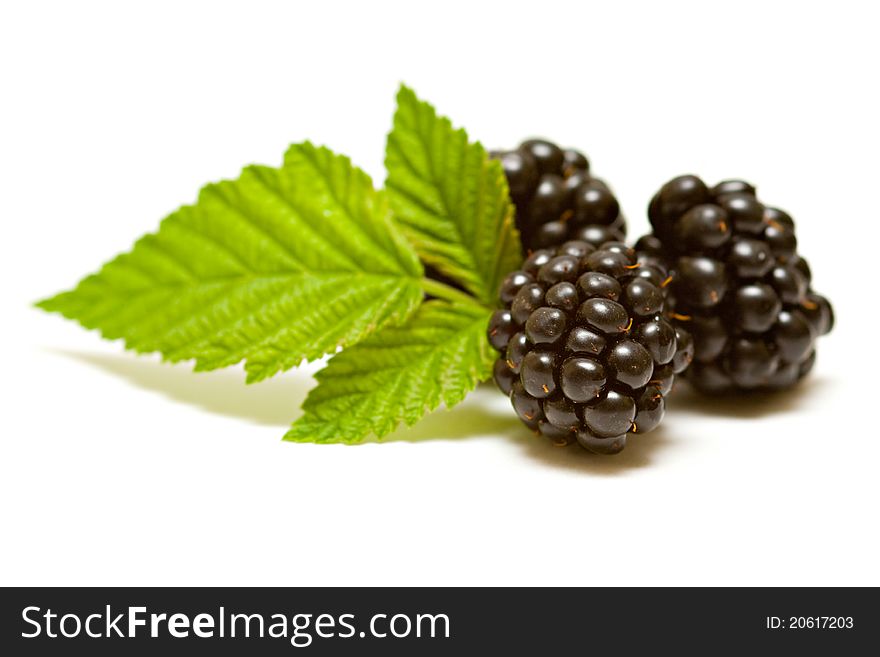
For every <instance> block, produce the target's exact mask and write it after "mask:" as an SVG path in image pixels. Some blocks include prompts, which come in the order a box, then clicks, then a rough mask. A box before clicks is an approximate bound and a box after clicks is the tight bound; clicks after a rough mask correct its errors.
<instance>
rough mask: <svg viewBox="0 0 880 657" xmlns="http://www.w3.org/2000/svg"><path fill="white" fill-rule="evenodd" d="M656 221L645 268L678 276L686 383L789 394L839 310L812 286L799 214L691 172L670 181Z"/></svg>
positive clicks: (742, 186)
mask: <svg viewBox="0 0 880 657" xmlns="http://www.w3.org/2000/svg"><path fill="white" fill-rule="evenodd" d="M648 216H649V219H650V221H651V225H652V226H653V229H654V232H653V235H650V236H646V237H643V238H642V239H640V240H639V241H638V242H637V243H636V249H637V251H638V253H639V260H640V262H642V263H643V264H646V265H650V264H653V265H659V266H666V267H668V268H669V271H670V273H671V274H672V277H673V280H672V284H671V285H670V288H671V295H670V300H669V305H670V308H671V309H672V311H674V315H673V317H674V323H676V325H679V326H686V327H687V330H688V331H690V333H691V335H692V336H693V341H694V345H695V354H694V364H693V366H692V367H690V368H689V370H688V373H687V378H688V380H689V381H690V382H691V383H693V384H694V385H695V387H697V388H698V389H700V390H703V391H705V392H711V393H721V392H726V391H731V390H767V389H782V388H787V387H789V386H791V385H793V384H795V383H796V382H797V381H799V380H800V379H801V378H803V377H804V376H805V375H806V374H807V373H808V372H809V371H810V369H811V368H812V367H813V363H814V361H815V358H816V352H815V342H816V338H817V337H818V336H820V335H824V334H826V333H828V332H829V331H830V330H831V328H832V326H833V324H834V314H833V312H832V309H831V304H830V303H829V302H828V300H827V299H826V298H825V297H823V296H821V295H819V294H817V293H815V292H814V291H813V290H812V287H811V279H812V276H811V273H810V267H809V265H808V264H807V261H806V260H804V259H803V258H802V257H800V256H799V255H798V254H797V238H796V236H795V227H794V222H793V221H792V219H791V217H790V216H789V215H788V214H786V213H785V212H783V211H782V210H779V209H777V208H772V207H768V206H765V205H763V204H762V203H761V202H760V201H759V200H758V198H757V196H756V194H755V188H754V187H753V186H752V185H750V184H749V183H747V182H744V181H741V180H725V181H723V182H720V183H718V184H717V185H715V186H714V187H712V188H709V187H707V186H706V184H705V183H704V182H703V181H702V180H700V179H699V178H697V177H696V176H691V175H688V176H680V177H678V178H674V179H673V180H670V181H669V182H668V183H666V184H665V185H663V187H662V188H661V189H660V191H659V192H658V193H657V194H656V195H655V196H654V198H653V199H652V200H651V203H650V205H649V208H648Z"/></svg>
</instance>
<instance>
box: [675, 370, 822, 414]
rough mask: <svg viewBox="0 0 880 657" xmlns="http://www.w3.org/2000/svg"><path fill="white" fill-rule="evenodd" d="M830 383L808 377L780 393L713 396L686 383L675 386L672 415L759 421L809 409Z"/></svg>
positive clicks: (767, 392)
mask: <svg viewBox="0 0 880 657" xmlns="http://www.w3.org/2000/svg"><path fill="white" fill-rule="evenodd" d="M827 387H828V380H827V379H825V378H823V377H820V376H816V374H815V373H813V375H812V376H809V377H807V378H806V379H804V380H803V381H801V382H800V383H798V384H797V385H796V386H794V387H792V388H787V389H785V390H778V391H754V392H731V393H727V394H724V395H711V394H706V393H702V392H699V391H698V390H696V389H694V388H693V387H692V386H691V385H690V384H688V383H687V381H686V380H685V381H683V382H682V384H681V385H680V386H676V389H675V391H674V392H673V394H672V395H671V399H670V407H671V411H670V412H672V413H694V414H699V415H716V416H721V417H731V418H746V419H748V418H760V417H766V416H769V415H776V414H779V413H785V412H786V411H792V410H796V409H798V408H804V407H806V406H809V405H810V404H811V403H812V401H813V400H814V399H818V398H819V396H820V395H822V394H823V393H825V392H827Z"/></svg>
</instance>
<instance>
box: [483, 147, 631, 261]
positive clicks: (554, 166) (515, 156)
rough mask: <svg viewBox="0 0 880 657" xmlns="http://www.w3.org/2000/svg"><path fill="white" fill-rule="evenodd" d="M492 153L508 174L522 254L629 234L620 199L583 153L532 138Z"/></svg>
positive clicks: (596, 244)
mask: <svg viewBox="0 0 880 657" xmlns="http://www.w3.org/2000/svg"><path fill="white" fill-rule="evenodd" d="M492 156H493V157H495V158H497V159H498V160H500V161H501V166H502V167H503V169H504V174H505V176H506V177H507V183H508V186H509V187H510V196H511V199H512V200H513V203H514V205H515V206H516V225H517V228H519V230H520V234H521V236H522V245H523V252H524V253H530V252H531V251H534V250H535V249H542V248H553V247H556V246H558V245H560V244H562V243H563V242H565V241H567V240H579V241H585V242H589V243H590V244H592V245H593V246H599V245H600V244H603V243H605V242H608V241H612V240H621V241H622V240H623V239H624V237H625V236H626V222H625V221H624V218H623V215H621V214H620V205H619V204H618V202H617V199H616V198H615V197H614V194H613V193H612V192H611V190H610V189H609V187H608V185H606V184H605V182H604V181H602V180H601V179H599V178H595V177H593V176H592V175H590V163H589V161H588V160H587V158H586V157H585V156H584V155H583V154H582V153H580V152H578V151H576V150H573V149H562V148H560V147H559V146H557V145H556V144H553V143H551V142H549V141H544V140H541V139H529V140H528V141H524V142H523V143H522V144H520V145H519V147H518V148H517V149H515V150H512V151H502V152H493V153H492Z"/></svg>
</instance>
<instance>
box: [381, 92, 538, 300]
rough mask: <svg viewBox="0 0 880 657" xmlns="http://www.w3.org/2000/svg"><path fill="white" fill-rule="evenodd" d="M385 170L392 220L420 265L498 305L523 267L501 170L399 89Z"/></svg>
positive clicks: (458, 132) (474, 144)
mask: <svg viewBox="0 0 880 657" xmlns="http://www.w3.org/2000/svg"><path fill="white" fill-rule="evenodd" d="M385 166H386V168H387V169H388V179H387V181H386V183H385V184H386V188H387V189H388V193H389V195H390V197H391V206H392V208H393V210H394V213H395V218H396V219H397V220H398V222H399V223H400V224H401V226H403V229H404V231H405V232H406V234H407V236H408V237H409V239H410V241H412V243H413V244H414V245H415V246H416V249H417V250H418V252H419V255H420V256H421V257H422V259H423V260H424V261H425V262H427V263H430V264H431V265H433V266H435V267H436V268H437V269H439V270H440V271H441V272H443V273H444V274H446V275H447V276H450V277H452V278H454V279H455V280H456V281H458V282H460V283H461V284H462V285H463V286H464V287H465V288H466V289H467V290H468V291H470V292H471V293H472V294H473V295H474V296H476V297H477V298H478V299H479V300H480V301H481V302H483V303H484V304H486V305H488V306H494V305H495V304H496V303H497V295H498V286H499V285H500V283H501V280H502V279H503V278H504V276H505V275H507V273H509V272H511V271H513V270H514V269H516V268H517V266H518V265H519V264H520V262H521V261H522V254H521V252H520V240H519V235H518V233H517V230H516V227H515V226H514V222H513V205H512V204H511V202H510V199H509V194H508V189H507V181H506V180H505V178H504V172H503V171H502V169H501V164H500V163H499V162H497V161H495V160H490V159H489V157H488V154H487V153H486V151H485V149H484V148H483V147H482V145H480V144H479V142H469V141H468V137H467V134H466V133H465V131H464V130H460V129H459V130H456V129H454V128H453V127H452V124H451V123H450V121H449V119H447V118H445V117H440V116H437V112H436V111H435V110H434V108H433V107H431V105H429V104H428V103H426V102H423V101H420V100H419V99H418V98H417V97H416V95H415V93H413V91H412V90H411V89H409V88H407V87H406V86H402V87H401V88H400V92H399V93H398V95H397V113H396V114H395V116H394V128H393V129H392V131H391V133H390V134H389V135H388V145H387V150H386V155H385Z"/></svg>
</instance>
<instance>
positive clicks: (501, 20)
mask: <svg viewBox="0 0 880 657" xmlns="http://www.w3.org/2000/svg"><path fill="white" fill-rule="evenodd" d="M870 8H871V3H867V2H865V3H854V2H853V3H846V2H836V3H834V4H833V5H828V4H827V3H816V4H815V5H814V4H811V3H807V2H797V3H794V2H792V3H781V2H779V3H770V2H759V3H747V2H737V3H732V4H731V6H729V7H728V8H722V5H721V4H720V3H711V4H710V3H705V2H693V3H682V2H678V3H653V2H650V3H649V2H646V3H640V4H635V3H607V2H602V3H586V2H577V3H568V4H565V3H552V2H540V3H536V2H524V3H517V2H510V1H507V2H491V3H490V2H462V3H458V2H449V1H446V2H443V3H415V2H408V3H400V4H392V3H387V2H386V3H380V2H352V3H341V2H321V3H308V5H307V3H266V2H240V3H235V4H232V3H218V2H210V3H208V2H205V3H196V2H190V3H181V2H155V1H154V2H150V3H143V4H141V6H140V8H139V9H138V8H136V7H135V6H134V4H133V3H115V2H107V3H96V2H78V3H70V2H58V3H45V2H31V3H5V4H4V5H3V9H2V11H0V67H2V68H0V70H2V81H0V98H2V101H0V117H2V121H0V181H2V182H0V192H2V193H0V220H2V226H3V231H2V236H0V267H2V278H0V280H2V291H3V292H2V323H0V338H2V340H0V345H2V348H3V360H2V362H3V365H2V368H0V388H2V397H0V398H2V411H0V422H2V424H0V427H2V428H0V431H2V438H0V450H2V451H0V522H2V530H0V531H2V540H0V557H2V558H0V584H6V585H9V584H22V585H24V584H29V585H36V584H117V585H122V584H124V585H138V584H140V585H152V584H187V585H197V584H216V585H220V584H232V585H238V584H252V585H275V584H277V585H282V584H283V585H305V584H313V585H332V584H406V585H427V584H502V585H506V584H548V585H549V584H554V585H555V584H562V585H565V584H734V585H739V584H768V585H782V584H795V585H806V584H823V585H824V584H846V585H859V584H873V585H878V584H880V566H878V557H877V555H878V554H880V540H878V514H877V501H878V474H877V473H878V462H880V436H878V433H880V432H878V431H877V410H876V408H875V406H876V403H877V402H876V398H877V390H878V384H877V381H876V377H877V376H878V365H880V363H878V356H877V354H878V349H880V344H878V343H877V342H876V340H877V338H876V334H875V332H874V330H873V329H875V328H876V325H877V324H876V322H877V312H876V309H877V303H878V301H877V298H876V295H875V293H874V291H873V290H875V288H876V285H877V280H878V279H877V272H878V269H877V264H876V244H877V239H878V228H877V225H878V219H880V217H878V195H877V184H878V183H877V181H878V173H880V167H878V151H880V134H878V131H880V130H878V123H880V119H878V117H880V102H878V95H877V94H878V86H877V65H878V63H880V46H878V43H880V42H878V39H877V35H876V26H877V20H876V18H877V17H876V16H872V15H870ZM400 81H406V82H407V83H408V84H410V85H412V86H413V87H414V88H415V89H416V90H417V92H418V93H419V94H421V95H422V96H423V97H425V98H426V99H429V100H431V101H432V102H433V103H435V104H436V106H437V107H438V108H439V110H440V111H441V112H443V113H445V114H447V115H449V116H451V117H452V118H453V120H454V121H455V122H456V123H457V124H458V125H464V126H466V127H467V128H468V130H469V131H470V133H471V135H472V136H474V137H477V138H479V139H481V140H482V141H483V142H484V143H485V144H487V145H488V146H505V145H513V144H515V143H517V142H518V141H519V140H520V139H522V138H524V137H527V136H531V135H533V134H541V135H545V136H547V137H549V138H551V139H554V140H556V141H558V142H560V143H563V144H568V145H573V146H578V147H580V148H582V149H584V150H585V151H586V152H587V153H588V155H589V156H590V158H591V160H592V163H593V168H594V171H596V172H597V173H598V174H599V175H602V176H604V177H606V178H607V179H608V180H609V181H610V182H611V183H612V185H613V186H614V187H615V190H616V191H617V193H618V196H619V198H620V199H621V202H622V204H623V207H624V210H625V212H626V214H627V216H628V217H629V218H630V227H631V235H632V236H637V235H638V234H640V233H642V232H644V231H645V230H646V229H647V221H646V220H645V218H644V208H645V207H646V204H647V201H648V199H649V197H650V195H651V194H652V193H653V191H654V190H655V189H656V188H657V187H658V186H659V185H660V184H661V183H662V182H664V181H665V180H666V179H668V178H670V177H672V176H674V175H676V174H679V173H685V172H694V173H698V174H700V175H702V176H703V177H705V178H706V179H707V180H708V181H715V180H717V179H719V178H723V177H744V178H746V179H748V180H752V181H755V182H756V183H758V185H759V192H760V194H761V196H762V198H763V199H764V200H765V201H767V202H769V203H771V204H774V205H780V206H782V207H784V208H786V209H788V210H789V211H790V212H791V214H792V215H793V216H794V217H795V219H796V220H797V222H798V224H799V238H800V244H801V248H802V252H803V253H804V254H805V255H806V256H807V257H808V258H809V260H810V262H811V263H812V267H813V272H814V281H815V284H816V287H817V288H818V289H819V290H820V291H821V292H823V293H825V294H827V295H829V296H830V297H831V298H832V299H833V302H834V305H835V309H836V311H837V318H838V324H837V327H836V329H835V331H834V333H833V334H832V335H830V336H828V337H826V338H823V339H822V341H821V345H820V349H819V360H818V365H817V368H816V370H815V372H814V374H813V375H812V377H811V378H810V380H809V381H808V382H806V383H805V384H804V385H802V386H801V387H800V388H799V389H797V390H796V391H795V392H793V393H791V394H788V395H784V396H782V397H780V398H774V399H767V400H766V401H763V402H757V403H753V404H751V405H747V404H743V403H740V402H738V401H735V400H722V401H716V402H706V401H704V400H701V399H699V398H697V397H695V396H694V395H693V394H692V393H690V392H689V391H688V390H687V389H686V386H680V388H679V390H678V394H677V395H676V396H675V397H674V398H673V399H672V400H671V402H670V412H669V413H668V414H667V418H666V421H665V423H664V425H663V426H662V427H661V428H660V429H659V430H658V431H657V432H656V433H654V434H652V435H650V436H645V437H641V438H638V439H634V440H633V441H631V444H630V445H629V446H628V447H627V449H626V451H625V452H624V453H623V454H621V455H620V456H618V457H616V458H597V457H593V456H590V455H588V454H586V453H580V452H577V451H566V450H559V449H555V448H552V447H550V446H547V445H546V444H544V443H542V442H540V441H538V440H537V439H536V438H534V437H533V436H531V435H530V434H529V433H527V432H526V431H525V430H523V429H522V428H520V426H519V425H518V423H517V421H516V420H515V418H514V417H513V414H512V412H511V411H510V410H509V409H508V407H507V402H506V400H504V399H503V398H502V397H500V396H499V395H497V393H495V392H494V390H493V389H491V388H489V387H485V388H484V389H481V390H479V391H478V392H477V393H475V394H474V395H473V396H472V397H471V398H469V400H468V401H467V402H466V403H464V404H462V405H461V406H460V407H459V408H457V409H455V410H454V411H451V412H439V413H436V414H434V415H433V416H431V417H429V418H428V419H426V420H425V421H424V422H423V423H421V424H420V425H418V426H417V427H416V428H414V429H413V430H410V431H406V432H399V433H397V434H395V435H394V436H393V438H394V439H395V440H394V442H391V443H387V444H368V445H364V446H359V447H345V446H315V445H294V444H288V443H282V442H280V440H279V439H280V438H281V436H282V434H283V433H284V430H285V427H286V426H287V425H288V424H289V422H290V421H291V420H293V419H294V418H295V417H296V416H297V414H298V412H299V411H298V406H299V404H300V403H301V402H302V400H303V398H304V396H305V394H306V392H307V391H308V389H309V387H310V386H311V385H312V383H313V382H312V379H311V377H310V372H311V371H312V370H309V369H303V370H301V371H292V372H289V373H287V374H285V375H283V376H280V377H277V378H276V379H274V380H271V381H268V382H265V383H261V384H257V385H255V386H250V387H245V386H244V384H243V374H242V372H241V370H240V369H238V368H233V369H232V370H229V371H221V372H216V373H211V374H193V373H191V372H190V371H189V368H188V366H186V365H181V366H175V367H171V366H164V365H161V364H159V363H158V362H156V360H155V359H151V358H138V357H135V356H133V355H131V354H127V353H124V352H123V349H122V347H121V345H119V344H118V343H105V342H102V341H101V340H100V339H99V338H98V336H97V335H96V334H94V333H88V332H85V331H83V330H82V329H81V328H79V327H78V326H77V325H75V324H73V323H71V322H67V321H64V320H62V319H60V318H59V317H56V316H48V315H45V314H43V313H40V312H38V311H36V310H33V309H31V308H30V307H29V304H30V303H31V302H33V301H34V300H36V299H38V298H42V297H44V296H47V295H49V294H52V293H54V292H56V291H59V290H60V289H62V288H66V287H69V286H70V285H72V284H73V283H75V282H76V281H77V280H78V279H79V278H80V277H81V276H82V275H84V274H86V273H88V272H90V271H92V270H94V269H95V268H96V267H97V266H98V265H100V264H101V263H102V262H104V261H105V260H107V259H109V258H110V257H111V256H113V255H114V254H116V253H117V252H119V251H122V250H125V249H127V248H128V246H129V245H130V244H131V243H132V242H133V240H134V238H136V237H137V236H138V235H140V234H141V233H144V232H147V231H150V230H153V229H154V228H155V227H156V225H157V224H158V221H159V219H161V218H162V217H163V216H164V215H165V214H167V213H168V212H170V211H171V210H173V209H174V208H175V207H176V206H178V205H180V204H182V203H188V202H191V201H192V200H193V199H194V198H195V194H196V192H197V190H198V188H199V187H200V186H201V185H202V184H203V183H205V182H207V181H211V180H217V179H220V178H227V177H234V176H235V175H237V172H238V170H239V169H240V167H241V166H242V165H244V164H247V163H251V162H262V163H267V164H274V163H277V162H279V161H280V158H281V156H282V154H283V152H284V150H285V147H286V145H287V144H288V143H290V142H294V141H298V140H302V139H306V138H309V139H312V140H315V141H316V142H319V143H326V144H327V145H329V146H331V147H333V148H335V149H338V150H340V151H343V152H346V153H348V154H349V155H351V156H352V158H353V159H354V160H355V162H357V163H359V164H360V165H361V166H363V167H364V168H366V169H367V170H368V171H369V172H370V173H372V174H373V175H374V177H375V178H376V180H377V181H381V180H382V178H383V173H382V159H383V147H384V139H385V133H386V132H387V130H388V129H389V127H390V121H391V114H392V111H393V99H394V94H395V92H396V88H397V85H398V83H399V82H400ZM866 291H870V292H869V293H867V294H866Z"/></svg>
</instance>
